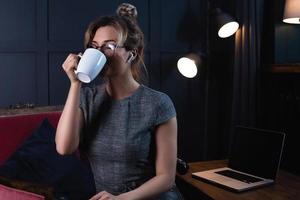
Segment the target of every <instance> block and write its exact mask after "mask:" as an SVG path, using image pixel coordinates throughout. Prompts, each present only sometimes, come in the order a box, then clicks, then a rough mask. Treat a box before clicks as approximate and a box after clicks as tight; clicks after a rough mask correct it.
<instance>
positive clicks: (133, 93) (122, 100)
mask: <svg viewBox="0 0 300 200" xmlns="http://www.w3.org/2000/svg"><path fill="white" fill-rule="evenodd" d="M142 88H143V84H140V85H139V87H138V88H137V89H136V90H135V91H133V92H132V93H131V94H130V95H129V96H127V97H124V98H122V99H114V98H113V97H112V96H111V95H110V94H108V92H107V90H106V88H105V87H104V91H105V95H106V96H107V97H108V98H109V99H110V100H111V101H112V102H113V103H122V102H126V101H128V100H129V99H131V98H133V97H134V96H136V95H137V94H138V93H139V91H140V90H141V89H142Z"/></svg>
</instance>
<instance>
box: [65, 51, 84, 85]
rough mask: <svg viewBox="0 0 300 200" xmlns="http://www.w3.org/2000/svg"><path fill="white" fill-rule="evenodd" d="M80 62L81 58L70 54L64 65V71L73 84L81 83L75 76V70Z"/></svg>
mask: <svg viewBox="0 0 300 200" xmlns="http://www.w3.org/2000/svg"><path fill="white" fill-rule="evenodd" d="M78 61H79V56H78V55H76V54H72V53H71V54H69V56H68V57H67V58H66V60H65V61H64V63H63V64H62V67H63V69H64V71H65V72H66V74H67V75H68V77H69V79H70V82H71V83H78V82H80V81H79V80H78V79H77V76H76V74H75V70H76V69H77V65H78Z"/></svg>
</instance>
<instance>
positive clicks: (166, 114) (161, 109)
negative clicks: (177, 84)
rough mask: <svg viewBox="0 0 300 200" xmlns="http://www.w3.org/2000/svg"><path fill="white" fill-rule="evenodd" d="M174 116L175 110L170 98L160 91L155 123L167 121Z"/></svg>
mask: <svg viewBox="0 0 300 200" xmlns="http://www.w3.org/2000/svg"><path fill="white" fill-rule="evenodd" d="M175 116H176V110H175V107H174V104H173V102H172V100H171V99H170V97H169V96H168V95H166V94H163V93H161V96H160V98H159V102H158V106H157V111H156V120H155V125H159V124H162V123H164V122H167V121H168V120H170V119H171V118H173V117H175Z"/></svg>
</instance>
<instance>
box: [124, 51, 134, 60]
mask: <svg viewBox="0 0 300 200" xmlns="http://www.w3.org/2000/svg"><path fill="white" fill-rule="evenodd" d="M134 59H135V56H134V54H133V52H130V53H129V56H128V58H127V61H126V62H127V63H131V62H132V61H133V60H134Z"/></svg>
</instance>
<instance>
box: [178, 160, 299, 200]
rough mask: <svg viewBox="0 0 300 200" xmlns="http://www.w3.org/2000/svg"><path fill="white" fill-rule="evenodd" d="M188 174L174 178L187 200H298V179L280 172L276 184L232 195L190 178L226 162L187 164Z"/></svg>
mask: <svg viewBox="0 0 300 200" xmlns="http://www.w3.org/2000/svg"><path fill="white" fill-rule="evenodd" d="M189 166H190V168H189V172H188V173H187V174H185V175H179V174H177V176H176V182H177V185H178V187H179V189H181V191H182V193H183V194H184V195H185V196H186V197H187V199H188V200H200V199H216V200H223V199H224V200H235V199H238V200H286V199H288V200H300V177H299V176H295V175H293V174H291V173H288V172H286V171H283V170H280V171H279V173H278V176H277V179H276V183H275V184H273V185H271V186H265V187H261V188H257V189H254V190H250V191H246V192H243V193H234V192H231V191H228V190H225V189H222V188H219V187H217V186H214V185H212V184H209V183H205V182H203V181H200V180H197V179H195V178H192V176H191V173H194V172H198V171H204V170H208V169H213V168H217V167H225V166H227V161H226V160H217V161H205V162H194V163H189Z"/></svg>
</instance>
